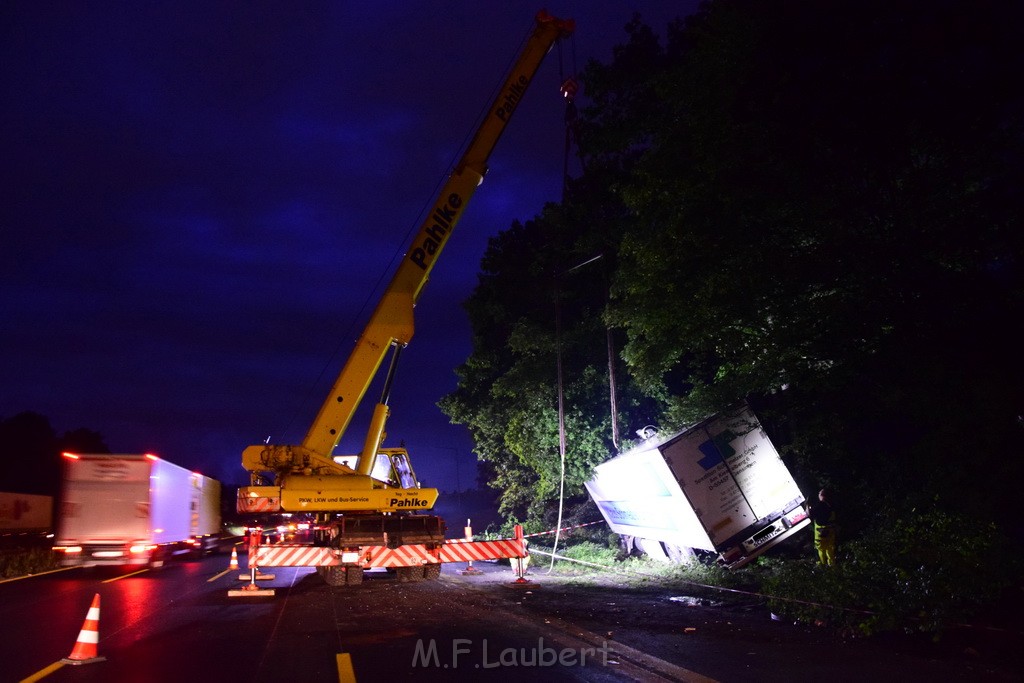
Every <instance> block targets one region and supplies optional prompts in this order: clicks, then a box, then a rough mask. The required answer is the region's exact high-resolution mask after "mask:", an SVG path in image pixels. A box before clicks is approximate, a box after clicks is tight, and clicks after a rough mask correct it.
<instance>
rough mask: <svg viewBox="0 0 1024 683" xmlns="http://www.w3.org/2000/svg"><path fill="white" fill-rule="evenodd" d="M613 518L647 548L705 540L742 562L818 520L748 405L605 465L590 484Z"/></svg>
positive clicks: (702, 544) (700, 544) (725, 559)
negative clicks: (811, 513) (811, 516)
mask: <svg viewBox="0 0 1024 683" xmlns="http://www.w3.org/2000/svg"><path fill="white" fill-rule="evenodd" d="M586 487H587V490H588V491H589V493H590V496H591V498H592V499H593V500H594V502H595V503H596V504H597V507H598V508H599V509H600V510H601V514H602V515H604V518H605V520H606V521H607V522H608V526H610V527H611V529H612V530H613V531H615V532H616V533H618V534H621V535H623V536H629V537H634V538H636V539H637V540H638V545H640V546H641V547H642V548H643V549H644V550H646V551H648V552H651V551H654V552H652V554H654V553H656V552H657V549H656V546H657V545H660V544H665V545H664V546H662V548H661V551H662V553H664V551H665V549H666V548H667V547H672V546H674V547H678V548H696V549H702V550H709V551H713V552H716V553H718V554H719V562H720V563H721V564H724V565H725V566H728V567H732V568H736V567H741V566H743V565H744V564H746V563H748V562H750V561H751V560H753V559H754V558H755V557H757V556H758V555H760V554H761V553H763V552H764V551H765V550H767V549H768V548H770V547H772V546H773V545H775V544H777V543H779V542H780V541H782V540H783V539H785V538H788V537H789V536H791V535H793V534H795V533H797V532H798V531H799V530H800V529H802V528H804V527H805V526H807V525H808V524H809V522H810V520H809V519H808V516H807V510H806V508H805V506H804V497H803V494H802V493H801V492H800V489H799V488H797V485H796V483H795V482H794V481H793V477H792V476H791V475H790V473H789V470H788V469H787V467H786V465H785V463H783V462H782V459H781V458H780V457H779V454H778V452H777V451H776V450H775V447H774V446H773V445H772V442H771V441H770V440H769V439H768V436H767V434H765V432H764V430H763V429H762V428H761V424H760V422H759V421H758V419H757V417H756V416H755V415H754V413H753V411H752V410H751V409H750V408H749V406H747V405H746V404H745V403H744V404H741V405H740V406H738V407H736V408H734V409H732V410H730V411H727V412H725V413H722V414H719V415H715V416H713V417H710V418H707V419H706V420H704V421H702V422H700V423H698V424H696V425H693V426H691V427H688V428H687V429H684V430H683V431H681V432H678V433H675V434H673V435H671V436H669V437H667V438H660V437H658V436H654V437H652V438H650V439H647V440H646V441H644V442H643V443H641V444H639V445H638V446H636V447H634V448H633V449H631V450H629V451H627V452H625V453H622V454H621V455H618V456H616V457H614V458H612V459H610V460H608V461H607V462H604V463H602V464H601V465H598V466H597V468H596V472H595V475H594V477H593V478H592V479H591V480H590V481H588V482H587V483H586Z"/></svg>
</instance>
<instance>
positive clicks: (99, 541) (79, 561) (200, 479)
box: [54, 453, 220, 567]
mask: <svg viewBox="0 0 1024 683" xmlns="http://www.w3.org/2000/svg"><path fill="white" fill-rule="evenodd" d="M219 534H220V482H218V481H216V480H215V479H210V478H209V477H204V476H203V475H201V474H198V473H196V472H190V471H189V470H186V469H184V468H183V467H179V466H178V465H175V464H173V463H171V462H168V461H167V460H163V459H161V458H158V457H157V456H155V455H152V454H144V455H79V454H75V453H64V480H63V495H62V498H61V503H60V513H59V514H58V517H57V535H56V536H57V537H56V539H55V542H54V549H55V550H56V551H58V552H59V553H60V554H61V563H62V564H63V565H64V566H79V565H81V566H87V567H91V566H97V565H150V566H154V567H159V566H160V565H162V564H163V563H164V561H166V560H167V559H168V558H169V557H171V556H173V555H181V554H186V553H188V554H191V555H198V554H201V553H202V552H203V551H204V550H207V549H209V548H211V547H212V546H211V544H212V543H215V542H216V541H217V539H218V537H219Z"/></svg>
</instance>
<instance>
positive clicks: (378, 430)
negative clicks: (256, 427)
mask: <svg viewBox="0 0 1024 683" xmlns="http://www.w3.org/2000/svg"><path fill="white" fill-rule="evenodd" d="M573 28H574V26H573V22H572V21H571V20H562V19H557V18H555V17H553V16H551V15H550V14H548V13H547V12H545V11H541V12H539V13H538V14H537V16H536V24H535V26H534V29H533V32H532V33H531V35H530V37H529V38H528V39H527V41H526V44H525V45H524V47H523V49H522V51H521V52H520V54H519V57H518V59H517V61H516V62H515V64H514V66H513V67H512V69H511V71H510V73H509V75H508V77H507V79H506V80H505V82H504V84H503V86H502V87H501V90H500V91H499V94H498V96H497V98H496V99H495V101H494V103H493V104H492V105H491V107H490V109H489V111H488V113H487V115H486V117H485V118H484V120H483V122H482V123H481V124H480V126H479V128H478V129H477V131H476V133H475V135H474V137H473V138H472V140H471V142H470V143H469V145H468V146H467V147H466V150H465V152H464V153H463V155H462V157H461V159H460V160H459V162H458V164H457V165H456V166H455V168H454V170H453V172H452V173H451V175H450V176H449V178H448V180H447V182H446V183H445V185H444V187H443V188H442V190H441V192H440V194H439V196H438V198H437V200H436V201H435V202H434V204H433V207H432V209H431V211H430V213H429V215H428V216H427V219H426V220H425V221H424V222H423V224H422V226H421V227H420V229H419V232H418V233H417V235H416V236H415V238H414V239H413V240H412V243H411V244H410V246H409V249H408V251H407V252H406V254H405V255H404V257H403V258H402V261H401V263H400V264H399V266H398V268H397V270H396V272H395V274H394V276H393V278H392V280H391V282H390V284H389V285H388V287H387V289H386V290H385V291H384V294H383V295H382V297H381V299H380V301H379V302H378V303H377V306H376V308H375V309H374V311H373V314H372V315H371V316H370V319H369V320H368V322H367V324H366V327H365V328H364V330H363V332H362V334H361V336H360V337H359V340H358V341H357V342H356V346H355V348H354V349H353V351H352V353H351V354H350V356H349V358H348V360H347V361H346V363H345V365H344V367H343V368H342V370H341V373H340V374H339V375H338V378H337V379H336V380H335V382H334V385H333V386H332V387H331V390H330V392H329V393H328V395H327V397H326V399H325V400H324V402H323V404H322V405H321V407H320V410H319V412H318V414H317V416H316V419H315V420H314V421H313V423H312V425H311V426H310V428H309V430H308V432H307V433H306V436H305V438H304V439H303V440H302V443H301V444H300V445H276V444H259V445H256V446H250V447H249V448H246V449H245V451H244V452H243V454H242V466H243V467H244V468H245V469H246V470H248V471H249V472H250V477H251V483H252V486H250V487H247V488H244V489H241V490H240V491H239V510H240V511H253V510H255V509H259V510H288V511H296V512H299V511H309V512H331V513H339V514H344V513H359V514H363V515H373V514H378V513H383V514H390V513H393V512H396V511H400V512H408V511H410V510H412V509H429V508H431V507H433V504H434V501H435V500H436V498H437V491H436V489H422V488H420V487H419V485H418V483H417V482H416V481H415V476H414V474H413V473H412V470H411V465H410V464H409V462H408V458H407V454H406V453H405V451H404V449H382V448H381V445H382V442H383V439H384V426H385V423H386V421H387V418H388V415H389V409H388V406H387V400H388V395H387V394H388V392H389V390H390V385H391V376H392V373H393V372H394V367H395V362H396V361H397V355H398V352H399V351H400V350H401V349H402V348H403V347H404V346H405V345H406V344H408V343H409V341H410V340H411V339H412V336H413V332H414V323H413V307H414V306H415V304H416V301H417V300H418V299H419V296H420V294H421V292H422V290H423V287H424V285H425V284H426V282H427V280H428V279H429V276H430V273H431V271H432V269H433V268H434V265H435V263H436V262H437V259H438V257H439V256H440V253H441V251H442V249H443V248H444V246H445V245H446V244H447V242H448V238H449V237H450V236H451V233H452V231H453V230H454V228H455V225H456V224H457V223H458V221H459V219H460V218H461V217H462V215H463V213H464V211H465V208H466V204H467V203H468V201H469V199H470V198H471V197H472V196H473V193H474V192H475V191H476V188H477V187H478V186H479V185H480V183H481V182H482V181H483V178H484V176H485V175H486V173H487V160H488V158H489V157H490V155H491V152H492V150H493V149H494V147H495V145H496V144H497V142H498V139H499V138H500V137H501V134H502V133H503V132H504V130H505V127H506V126H507V125H508V122H509V120H510V119H511V117H512V114H513V113H514V112H515V110H516V108H517V106H518V104H519V102H520V101H521V99H522V97H523V95H524V93H525V92H526V90H527V88H528V86H529V85H530V82H531V81H532V79H533V77H534V75H535V74H536V72H537V69H538V68H539V67H540V64H541V62H542V61H543V59H544V56H545V55H546V54H547V53H548V51H549V50H550V49H551V47H552V45H554V43H555V41H557V40H558V39H560V38H563V37H565V36H568V35H569V34H570V33H571V32H572V30H573ZM390 349H394V353H395V357H394V359H393V360H392V363H391V369H390V370H389V373H388V379H387V381H386V383H385V387H386V389H385V392H384V396H383V397H382V399H381V401H380V402H379V403H378V404H377V406H376V407H375V409H374V412H373V417H372V418H371V422H370V426H369V429H368V430H367V434H366V437H365V440H364V445H363V448H362V451H361V452H360V453H359V456H358V458H353V457H347V458H344V460H345V464H341V463H339V462H336V461H335V459H333V458H332V452H333V450H334V448H335V447H336V446H337V445H338V442H339V441H340V440H341V438H342V436H343V435H344V434H345V431H346V429H347V428H348V426H349V423H350V422H351V420H352V417H353V415H354V414H355V411H356V409H357V408H358V406H359V405H360V403H361V401H362V399H363V397H364V395H365V393H366V391H367V390H368V388H369V386H370V384H371V383H372V381H373V380H374V378H375V377H376V376H377V373H378V371H379V369H380V366H381V364H382V363H383V361H384V357H385V356H386V355H387V354H388V352H389V350H390ZM267 473H272V474H273V483H272V485H270V483H271V482H270V479H269V478H268V477H267V476H266V474H267ZM243 499H244V500H243ZM256 501H267V505H264V506H259V507H257V505H256ZM389 542H394V538H392V539H391V541H389Z"/></svg>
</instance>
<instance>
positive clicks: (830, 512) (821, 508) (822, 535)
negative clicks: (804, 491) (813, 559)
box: [810, 489, 837, 567]
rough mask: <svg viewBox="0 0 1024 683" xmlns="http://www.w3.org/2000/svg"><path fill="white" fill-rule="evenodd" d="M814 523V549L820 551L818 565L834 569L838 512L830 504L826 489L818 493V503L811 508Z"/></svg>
mask: <svg viewBox="0 0 1024 683" xmlns="http://www.w3.org/2000/svg"><path fill="white" fill-rule="evenodd" d="M810 515H811V521H812V522H813V523H814V549H815V550H817V551H818V564H821V565H823V566H825V567H833V566H835V564H836V535H837V534H836V532H837V529H836V511H835V510H834V509H833V508H832V505H831V503H829V502H828V495H827V492H826V490H825V489H822V490H821V491H819V492H818V502H817V503H815V504H814V505H812V506H811V509H810Z"/></svg>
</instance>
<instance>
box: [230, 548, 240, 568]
mask: <svg viewBox="0 0 1024 683" xmlns="http://www.w3.org/2000/svg"><path fill="white" fill-rule="evenodd" d="M228 571H231V572H237V571H238V549H237V548H232V549H231V564H229V565H228Z"/></svg>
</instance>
